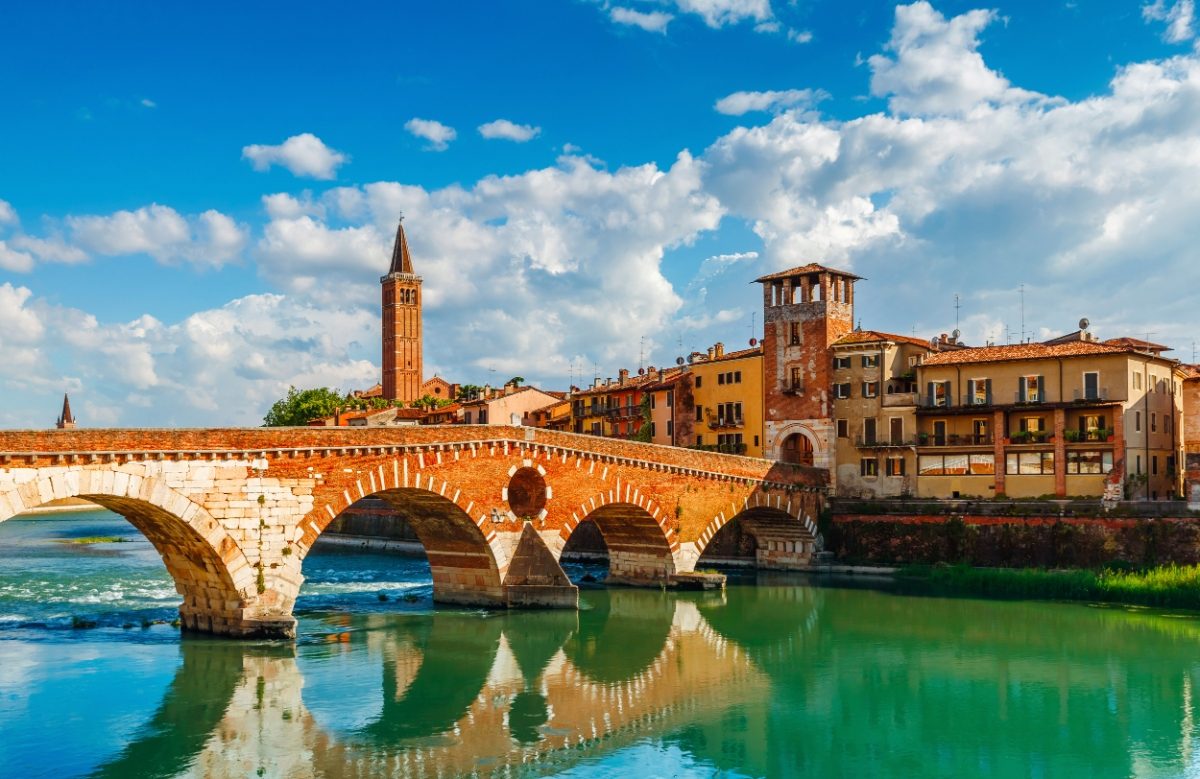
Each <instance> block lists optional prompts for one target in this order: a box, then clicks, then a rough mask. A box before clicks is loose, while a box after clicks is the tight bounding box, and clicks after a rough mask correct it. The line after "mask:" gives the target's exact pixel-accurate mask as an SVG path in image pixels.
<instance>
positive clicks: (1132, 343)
mask: <svg viewBox="0 0 1200 779" xmlns="http://www.w3.org/2000/svg"><path fill="white" fill-rule="evenodd" d="M1104 343H1106V344H1108V345H1109V346H1124V347H1127V348H1129V349H1136V350H1138V351H1139V352H1169V351H1172V350H1171V347H1169V346H1163V345H1162V344H1156V343H1154V342H1153V341H1143V340H1142V339H1141V338H1109V339H1108V340H1107V341H1105V342H1104Z"/></svg>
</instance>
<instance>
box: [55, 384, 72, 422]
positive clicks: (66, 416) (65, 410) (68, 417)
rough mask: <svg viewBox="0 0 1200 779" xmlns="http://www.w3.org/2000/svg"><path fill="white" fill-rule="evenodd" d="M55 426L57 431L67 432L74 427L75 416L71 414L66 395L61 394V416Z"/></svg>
mask: <svg viewBox="0 0 1200 779" xmlns="http://www.w3.org/2000/svg"><path fill="white" fill-rule="evenodd" d="M55 426H56V427H57V428H58V429H59V430H67V429H70V428H73V427H75V416H74V415H73V414H71V399H70V398H69V397H67V393H65V392H64V393H63V407H62V414H61V415H60V416H59V418H58V421H57V422H55Z"/></svg>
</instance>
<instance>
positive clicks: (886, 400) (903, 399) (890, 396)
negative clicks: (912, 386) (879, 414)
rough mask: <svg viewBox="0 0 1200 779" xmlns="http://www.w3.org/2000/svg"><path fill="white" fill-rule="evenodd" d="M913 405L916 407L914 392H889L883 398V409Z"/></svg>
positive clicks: (915, 394)
mask: <svg viewBox="0 0 1200 779" xmlns="http://www.w3.org/2000/svg"><path fill="white" fill-rule="evenodd" d="M915 405H917V393H915V392H889V393H886V394H885V395H884V396H883V407H884V408H896V407H899V406H915Z"/></svg>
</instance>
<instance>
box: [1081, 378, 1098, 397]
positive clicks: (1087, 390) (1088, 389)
mask: <svg viewBox="0 0 1200 779" xmlns="http://www.w3.org/2000/svg"><path fill="white" fill-rule="evenodd" d="M1083 399H1084V400H1099V399H1100V374H1099V373H1097V372H1095V371H1088V372H1087V373H1085V374H1083Z"/></svg>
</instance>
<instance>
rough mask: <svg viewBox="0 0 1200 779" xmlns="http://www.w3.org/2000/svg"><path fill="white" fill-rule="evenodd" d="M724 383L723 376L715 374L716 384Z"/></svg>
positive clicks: (722, 374)
mask: <svg viewBox="0 0 1200 779" xmlns="http://www.w3.org/2000/svg"><path fill="white" fill-rule="evenodd" d="M724 383H725V374H724V373H718V374H717V384H724Z"/></svg>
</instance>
